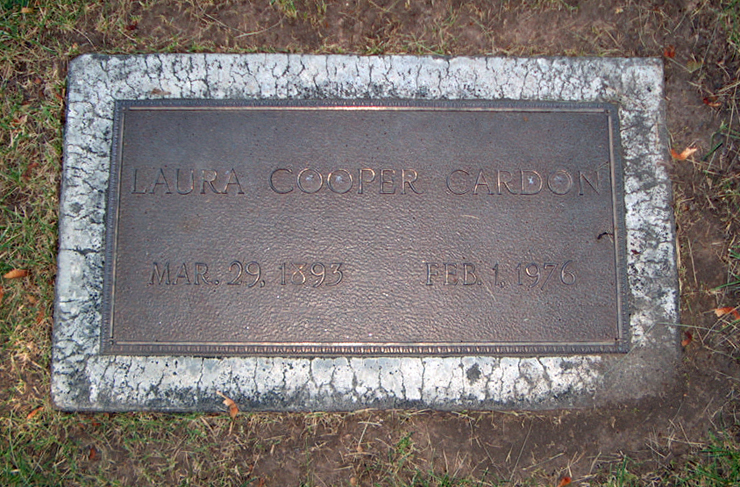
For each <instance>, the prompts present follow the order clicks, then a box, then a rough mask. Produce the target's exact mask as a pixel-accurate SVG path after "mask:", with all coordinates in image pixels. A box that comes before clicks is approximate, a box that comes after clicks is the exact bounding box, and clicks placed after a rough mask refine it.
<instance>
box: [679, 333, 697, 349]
mask: <svg viewBox="0 0 740 487" xmlns="http://www.w3.org/2000/svg"><path fill="white" fill-rule="evenodd" d="M684 336H685V337H686V338H684V339H683V340H681V346H682V347H687V346H688V345H689V343H691V342H692V341H694V335H693V334H692V333H691V332H690V331H687V332H686V333H684Z"/></svg>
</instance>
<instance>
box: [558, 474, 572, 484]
mask: <svg viewBox="0 0 740 487" xmlns="http://www.w3.org/2000/svg"><path fill="white" fill-rule="evenodd" d="M571 480H572V479H571V478H570V477H568V476H567V475H566V476H563V477H560V482H558V487H565V486H566V485H568V484H570V482H571Z"/></svg>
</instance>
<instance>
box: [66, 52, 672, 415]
mask: <svg viewBox="0 0 740 487" xmlns="http://www.w3.org/2000/svg"><path fill="white" fill-rule="evenodd" d="M68 81H69V82H68V105H67V127H66V132H65V143H64V161H65V162H64V168H63V176H62V194H61V198H60V200H61V202H60V217H59V258H58V276H57V288H56V291H57V297H56V300H55V323H54V336H53V360H52V399H53V401H54V403H55V404H56V406H57V407H59V408H61V409H65V410H107V411H123V410H166V411H192V410H220V409H222V406H221V404H220V399H219V397H218V396H217V395H216V391H217V390H218V391H222V392H224V393H225V394H226V395H228V396H229V397H232V398H233V399H235V400H236V401H237V402H238V403H239V404H240V406H241V407H242V408H244V409H255V410H259V409H263V410H313V409H322V410H352V409H358V408H365V407H378V408H435V409H514V408H516V409H540V408H555V407H569V406H584V405H592V404H598V403H604V402H607V401H622V400H628V399H636V398H639V397H641V396H644V395H652V394H657V393H658V392H659V391H660V389H662V388H663V385H664V384H665V383H667V382H669V381H671V380H672V378H673V376H674V370H675V366H674V365H675V360H676V358H677V357H678V350H679V349H678V333H677V328H676V324H677V323H678V285H677V269H676V259H675V241H674V225H673V211H672V207H671V187H670V179H669V177H668V174H667V171H666V166H665V163H666V159H667V136H666V129H665V110H664V103H663V99H662V94H663V67H662V63H661V62H660V61H659V60H656V59H619V58H598V59H586V58H449V59H446V58H437V57H412V56H387V57H359V56H309V55H291V54H287V55H286V54H249V55H221V54H167V55H157V54H154V55H142V56H100V55H84V56H80V57H78V58H76V59H75V60H74V61H73V62H72V63H71V64H70V69H69V80H68ZM163 97H165V98H195V99H197V98H215V99H224V98H235V99H241V98H299V99H308V98H317V99H322V98H418V99H438V98H447V99H511V100H547V101H607V102H614V103H617V104H619V105H620V124H621V134H622V137H621V139H622V141H623V143H622V145H623V161H624V166H625V178H624V185H625V205H626V225H627V229H628V235H627V259H628V268H629V276H628V281H629V287H630V302H629V309H630V314H631V316H630V327H629V328H630V333H631V336H632V345H633V347H632V351H631V352H629V353H628V354H626V355H603V356H598V355H594V356H566V357H542V358H536V357H529V358H522V357H452V358H432V357H430V358H408V357H392V358H331V359H327V358H315V359H306V358H292V359H290V358H224V359H213V358H211V359H203V358H188V357H123V356H101V355H99V333H100V320H101V315H100V303H101V290H102V279H103V277H102V276H103V271H102V266H103V251H104V238H105V206H106V191H107V181H108V164H109V156H110V142H111V136H112V120H113V102H114V100H117V99H147V98H163ZM134 377H136V378H138V380H137V381H133V380H131V379H132V378H134Z"/></svg>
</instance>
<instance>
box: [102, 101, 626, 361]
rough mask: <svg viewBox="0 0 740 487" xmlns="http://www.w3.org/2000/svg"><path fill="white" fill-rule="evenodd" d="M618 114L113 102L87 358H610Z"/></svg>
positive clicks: (617, 224)
mask: <svg viewBox="0 0 740 487" xmlns="http://www.w3.org/2000/svg"><path fill="white" fill-rule="evenodd" d="M617 109H618V108H617V107H615V106H612V105H608V104H565V103H557V104H555V103H523V102H518V103H494V102H473V101H467V102H462V101H456V102H452V101H450V102H444V101H437V102H411V101H404V102H400V101H396V102H357V101H354V102H350V101H343V102H340V101H334V102H297V101H292V102H278V101H275V102H264V101H261V102H238V103H236V102H216V101H211V102H200V103H199V102H192V101H184V100H180V101H177V100H175V101H166V102H165V101H158V102H152V101H149V102H135V101H124V102H118V104H117V106H116V119H115V134H114V150H113V160H112V165H111V166H112V168H111V179H110V192H109V208H108V222H107V225H108V233H107V242H106V263H105V265H106V268H105V289H104V309H103V315H104V316H103V321H104V330H103V339H102V347H103V351H104V352H105V353H114V354H185V355H203V356H218V355H296V354H302V355H339V354H346V355H383V354H429V355H449V354H466V355H469V354H497V353H584V352H590V353H600V352H621V351H625V347H626V343H627V337H626V336H625V335H624V330H625V326H624V321H625V319H626V308H625V306H626V302H625V286H626V283H625V279H626V277H625V273H626V270H625V268H624V247H625V244H624V238H625V236H624V224H623V201H622V193H623V191H622V188H621V184H622V177H621V165H620V158H619V145H618V127H617V113H616V111H617Z"/></svg>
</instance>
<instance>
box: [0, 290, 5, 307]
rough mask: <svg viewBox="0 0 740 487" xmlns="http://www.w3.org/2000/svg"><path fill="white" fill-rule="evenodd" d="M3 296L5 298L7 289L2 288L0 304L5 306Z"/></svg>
mask: <svg viewBox="0 0 740 487" xmlns="http://www.w3.org/2000/svg"><path fill="white" fill-rule="evenodd" d="M3 296H5V289H3V287H2V286H0V304H3Z"/></svg>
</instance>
